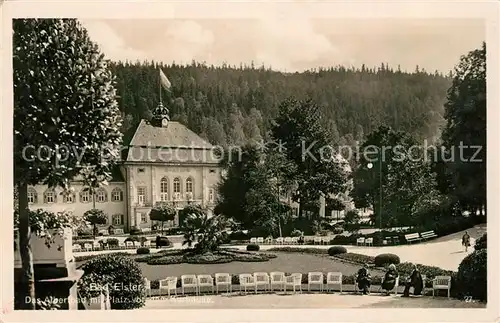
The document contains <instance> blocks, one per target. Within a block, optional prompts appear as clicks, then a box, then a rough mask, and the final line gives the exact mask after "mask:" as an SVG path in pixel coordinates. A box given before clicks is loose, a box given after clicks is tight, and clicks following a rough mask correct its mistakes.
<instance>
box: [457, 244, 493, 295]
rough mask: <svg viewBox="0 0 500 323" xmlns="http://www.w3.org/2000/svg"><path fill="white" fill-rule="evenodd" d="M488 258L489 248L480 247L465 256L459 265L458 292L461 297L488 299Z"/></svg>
mask: <svg viewBox="0 0 500 323" xmlns="http://www.w3.org/2000/svg"><path fill="white" fill-rule="evenodd" d="M486 258H487V249H480V250H477V251H474V252H473V253H471V254H470V255H468V256H467V257H465V258H464V260H462V262H461V263H460V266H458V274H457V292H458V296H459V297H460V298H462V297H463V296H472V298H473V299H478V300H480V301H486V299H487V297H486V296H487V295H486V294H487V287H488V285H487V278H486V267H487V266H486Z"/></svg>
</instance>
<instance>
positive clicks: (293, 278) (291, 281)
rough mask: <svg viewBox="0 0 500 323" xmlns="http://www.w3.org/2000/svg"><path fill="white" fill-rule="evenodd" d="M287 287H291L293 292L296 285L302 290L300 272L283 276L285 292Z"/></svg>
mask: <svg viewBox="0 0 500 323" xmlns="http://www.w3.org/2000/svg"><path fill="white" fill-rule="evenodd" d="M287 287H292V289H293V292H294V293H295V290H296V288H297V287H298V288H299V290H300V291H301V292H302V274H301V273H293V274H291V275H288V276H285V292H286V289H287Z"/></svg>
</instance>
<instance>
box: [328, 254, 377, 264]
mask: <svg viewBox="0 0 500 323" xmlns="http://www.w3.org/2000/svg"><path fill="white" fill-rule="evenodd" d="M334 257H335V258H339V259H341V260H347V261H349V262H353V263H356V264H360V265H363V264H373V263H374V262H375V257H372V256H366V255H361V254H359V253H353V252H347V253H342V254H338V255H335V256H334Z"/></svg>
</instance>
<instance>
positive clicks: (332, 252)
mask: <svg viewBox="0 0 500 323" xmlns="http://www.w3.org/2000/svg"><path fill="white" fill-rule="evenodd" d="M346 252H347V249H346V248H345V247H342V246H333V247H330V248H329V249H328V254H329V255H330V256H335V255H339V254H341V253H346Z"/></svg>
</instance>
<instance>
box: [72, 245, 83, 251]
mask: <svg viewBox="0 0 500 323" xmlns="http://www.w3.org/2000/svg"><path fill="white" fill-rule="evenodd" d="M78 251H82V246H81V245H79V244H74V245H73V252H78Z"/></svg>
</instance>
